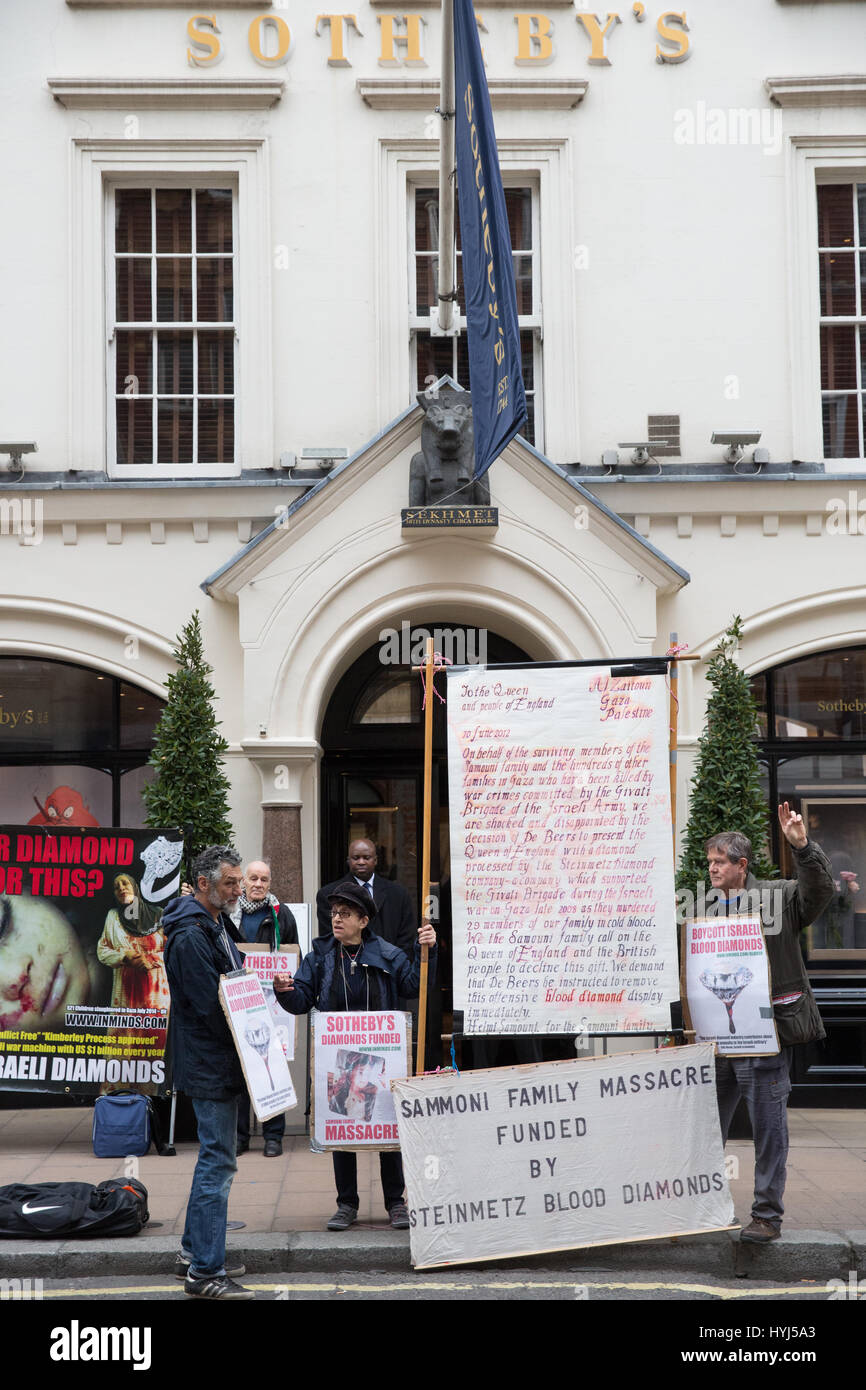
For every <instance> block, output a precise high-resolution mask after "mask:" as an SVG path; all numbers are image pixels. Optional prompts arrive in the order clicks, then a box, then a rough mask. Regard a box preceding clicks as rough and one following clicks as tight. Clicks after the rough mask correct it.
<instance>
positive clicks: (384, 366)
mask: <svg viewBox="0 0 866 1390" xmlns="http://www.w3.org/2000/svg"><path fill="white" fill-rule="evenodd" d="M497 148H498V150H499V160H500V166H501V168H502V174H503V182H504V183H507V184H519V185H529V186H530V187H532V188H533V190H535V191H537V200H536V199H535V198H534V199H533V221H534V227H536V226H537V229H538V235H537V237H535V244H534V245H533V255H534V256H537V257H538V260H537V261H536V262H535V263H534V267H533V270H534V272H535V271H536V270H537V276H536V283H535V285H534V286H533V297H534V298H535V295H536V294H540V295H542V296H543V301H542V300H538V301H537V310H536V312H537V314H538V317H539V320H540V324H541V327H539V328H538V329H537V331H536V361H535V369H536V405H535V410H536V444H535V447H536V448H537V449H538V450H539V452H542V453H545V454H547V456H548V457H549V458H551V459H553V460H554V461H555V462H558V463H566V462H573V461H574V460H576V459H579V458H580V433H579V418H578V392H577V389H576V383H575V372H576V360H577V353H576V345H575V318H576V292H575V281H574V272H573V258H574V235H573V232H572V224H571V198H570V194H569V189H570V186H571V183H570V177H569V164H570V144H569V141H568V139H567V138H562V139H551V140H537V139H529V138H527V139H506V140H499V141H497ZM438 179H439V148H438V144H437V143H436V142H434V141H430V140H380V142H379V218H378V248H377V250H378V255H377V275H378V304H379V321H380V323H381V325H382V332H381V333H380V335H379V373H378V405H379V411H380V416H381V417H382V418H385V419H388V418H390V417H392V416H395V415H398V414H400V412H401V411H403V410H405V409H406V406H407V405H408V404H410V403H411V402H412V401H414V399H415V395H416V392H417V386H416V380H417V373H416V359H415V351H414V347H413V346H412V345H411V338H412V335H413V330H414V329H415V328H417V326H418V319H417V315H416V312H415V298H414V280H415V271H414V259H413V258H412V256H411V254H410V253H411V252H412V251H413V249H414V240H415V238H414V234H413V232H412V229H411V227H410V226H409V215H410V211H409V210H410V209H411V208H413V207H414V204H413V200H412V190H413V187H414V186H417V185H418V184H427V185H429V186H431V187H436V186H437V185H438ZM410 261H411V264H410ZM413 320H414V322H413ZM542 336H543V343H544V347H543V358H544V361H543V363H542V364H541V367H540V369H539V357H540V356H541V352H542V350H541V339H542Z"/></svg>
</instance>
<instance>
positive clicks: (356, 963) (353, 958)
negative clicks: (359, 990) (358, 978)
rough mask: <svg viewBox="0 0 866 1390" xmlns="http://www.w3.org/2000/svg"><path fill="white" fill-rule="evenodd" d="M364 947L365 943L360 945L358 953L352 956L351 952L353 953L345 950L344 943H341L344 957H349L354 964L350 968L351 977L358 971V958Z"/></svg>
mask: <svg viewBox="0 0 866 1390" xmlns="http://www.w3.org/2000/svg"><path fill="white" fill-rule="evenodd" d="M363 945H364V943H363V941H362V942H361V944H360V946H359V947H358V949H357V951H356V952H355V954H354V955H352V952H351V951H347V950H346V948H345V946H344V945H343V943H342V942H340V950H341V951H342V953H343V955H344V956H348V957H349V960H350V961H351V962H352V964H351V966H350V967H349V974H350V975H354V973H355V971H356V969H357V968H358V956H359V954H360V952H361V948H362V947H363Z"/></svg>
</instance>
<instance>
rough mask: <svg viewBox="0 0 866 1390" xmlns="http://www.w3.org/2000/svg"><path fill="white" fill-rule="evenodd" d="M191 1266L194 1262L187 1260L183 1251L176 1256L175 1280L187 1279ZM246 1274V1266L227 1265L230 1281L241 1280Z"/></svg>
mask: <svg viewBox="0 0 866 1390" xmlns="http://www.w3.org/2000/svg"><path fill="white" fill-rule="evenodd" d="M191 1264H192V1261H191V1260H188V1259H187V1257H186V1255H184V1253H183V1251H181V1252H180V1254H178V1255H175V1258H174V1277H175V1279H185V1278H186V1276H187V1275H188V1274H189V1267H190V1265H191ZM246 1272H247V1270H246V1265H242V1264H236V1265H229V1264H227V1265H226V1274H227V1275H228V1276H229V1278H230V1279H240V1277H241V1275H242V1274H246Z"/></svg>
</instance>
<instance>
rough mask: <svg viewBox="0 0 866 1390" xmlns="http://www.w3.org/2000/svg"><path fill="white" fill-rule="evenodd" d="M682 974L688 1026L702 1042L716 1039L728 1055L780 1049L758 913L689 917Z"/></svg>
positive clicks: (755, 1054) (761, 1053)
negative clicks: (750, 914)
mask: <svg viewBox="0 0 866 1390" xmlns="http://www.w3.org/2000/svg"><path fill="white" fill-rule="evenodd" d="M682 976H683V1008H684V1012H685V1015H686V1026H687V1027H690V1028H693V1029H694V1031H695V1036H696V1038H697V1041H698V1042H714V1043H715V1044H716V1047H717V1048H718V1050H719V1052H720V1053H721V1054H722V1055H723V1056H725V1057H765V1056H768V1055H773V1054H775V1053H777V1052H778V1051H779V1038H778V1034H777V1033H776V1023H775V1020H774V1018H773V1005H772V1003H771V1002H770V962H769V960H768V958H767V944H766V942H765V941H764V932H763V929H762V927H761V919H760V917H759V916H758V917H747V916H731V917H711V918H703V919H701V918H697V919H695V920H687V921H686V922H685V923H684V925H683V964H682Z"/></svg>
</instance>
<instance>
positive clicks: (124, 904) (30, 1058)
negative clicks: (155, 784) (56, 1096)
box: [0, 825, 183, 1095]
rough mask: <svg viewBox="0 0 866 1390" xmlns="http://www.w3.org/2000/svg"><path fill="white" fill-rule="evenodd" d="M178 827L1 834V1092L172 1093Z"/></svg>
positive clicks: (10, 829)
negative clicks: (169, 1054)
mask: <svg viewBox="0 0 866 1390" xmlns="http://www.w3.org/2000/svg"><path fill="white" fill-rule="evenodd" d="M182 856H183V838H182V836H181V834H180V832H179V831H176V830H101V829H91V828H89V827H88V828H87V829H79V828H75V827H68V828H56V829H55V828H54V827H53V826H47V825H46V826H44V827H43V826H41V825H40V826H35V825H24V826H4V827H2V828H0V1090H17V1091H61V1092H72V1093H73V1094H80V1095H95V1094H96V1093H98V1092H99V1091H101V1090H106V1089H110V1088H111V1087H117V1086H123V1087H130V1086H131V1087H135V1088H137V1089H141V1090H146V1091H149V1092H151V1093H154V1092H160V1091H165V1092H167V1091H168V1089H169V1088H170V1085H171V1082H170V1078H169V1077H168V1075H167V1059H166V1039H167V1024H168V1010H169V1002H170V999H169V990H168V980H167V978H166V973H165V966H164V965H163V946H164V944H165V936H164V933H163V930H162V924H161V919H162V912H163V908H164V906H165V904H166V902H167V900H168V899H170V898H172V897H174V896H175V895H176V894H177V893H178V892H179V889H180V863H181V858H182Z"/></svg>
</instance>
